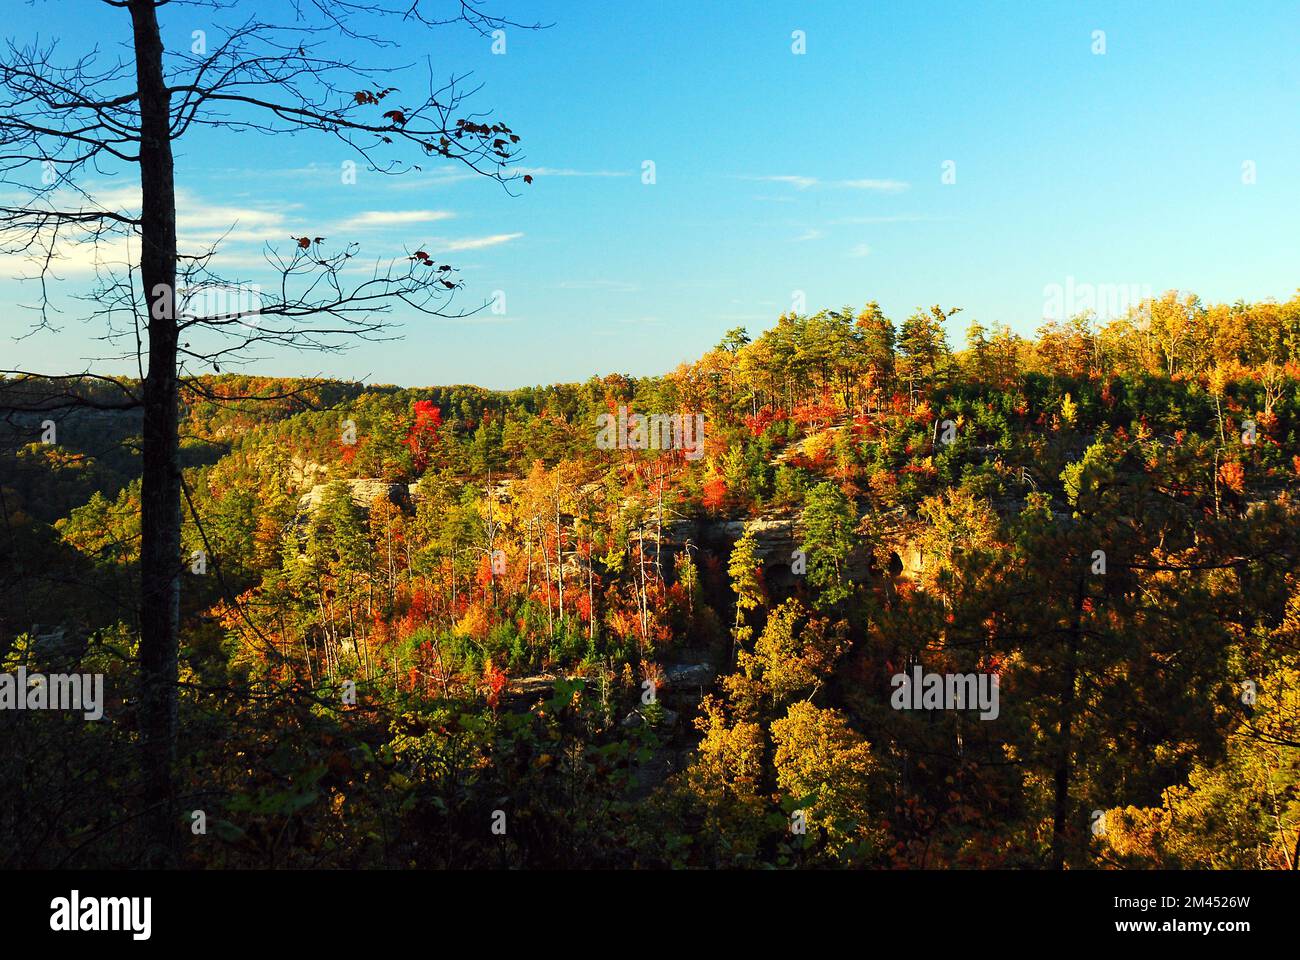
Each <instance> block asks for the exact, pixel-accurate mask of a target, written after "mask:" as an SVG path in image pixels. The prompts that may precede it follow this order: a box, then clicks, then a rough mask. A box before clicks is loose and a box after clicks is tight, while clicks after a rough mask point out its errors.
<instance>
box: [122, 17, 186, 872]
mask: <svg viewBox="0 0 1300 960" xmlns="http://www.w3.org/2000/svg"><path fill="white" fill-rule="evenodd" d="M130 10H131V24H132V30H133V34H134V43H135V62H136V81H137V83H138V85H139V93H140V191H141V210H140V236H141V254H140V278H141V282H142V283H143V285H144V294H145V302H146V303H147V304H148V306H149V320H148V340H149V373H148V375H147V376H146V377H145V381H144V387H143V394H144V397H143V399H144V438H143V458H142V460H143V464H142V474H143V475H142V487H141V494H140V534H141V536H140V587H141V597H140V599H141V611H140V708H141V709H140V735H141V742H142V745H143V752H144V755H143V766H144V777H145V786H146V790H147V796H148V802H149V803H151V804H156V806H155V807H154V808H153V811H152V812H151V813H150V815H149V817H148V818H147V828H148V831H149V835H150V839H151V841H152V842H153V844H154V845H155V847H156V853H155V856H156V857H157V858H158V859H159V860H160V861H161V862H162V863H164V864H165V863H171V862H174V860H175V857H176V854H177V852H178V841H179V831H178V828H177V822H178V821H177V818H176V813H177V811H176V810H175V803H176V797H175V782H174V771H173V767H174V762H175V758H176V734H177V675H178V665H177V657H178V650H179V636H180V570H181V564H180V552H181V551H180V528H181V473H180V456H179V448H178V440H177V426H178V418H179V411H178V406H179V393H178V389H177V377H176V345H177V321H176V312H175V303H176V296H175V294H176V192H175V183H174V180H173V176H174V166H173V161H172V145H171V117H170V113H171V109H170V94H169V92H168V90H167V85H166V82H165V80H164V78H163V45H162V37H161V35H160V34H159V30H158V16H157V12H156V10H155V9H154V3H153V0H132V3H131V6H130Z"/></svg>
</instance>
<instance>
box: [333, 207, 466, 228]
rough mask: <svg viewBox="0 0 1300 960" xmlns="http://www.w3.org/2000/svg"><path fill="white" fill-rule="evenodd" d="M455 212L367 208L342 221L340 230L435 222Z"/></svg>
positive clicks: (449, 217) (447, 217) (450, 216)
mask: <svg viewBox="0 0 1300 960" xmlns="http://www.w3.org/2000/svg"><path fill="white" fill-rule="evenodd" d="M454 216H455V214H454V213H452V212H451V211H450V210H367V211H365V212H364V213H358V214H356V215H355V216H352V217H348V218H347V219H346V220H343V221H341V222H340V223H339V224H338V226H337V227H336V228H335V229H338V230H373V229H377V228H383V227H401V226H406V225H408V224H412V223H433V222H435V221H437V220H450V219H451V218H452V217H454Z"/></svg>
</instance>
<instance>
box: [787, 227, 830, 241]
mask: <svg viewBox="0 0 1300 960" xmlns="http://www.w3.org/2000/svg"><path fill="white" fill-rule="evenodd" d="M824 236H826V234H825V233H823V232H822V231H820V230H818V229H817V228H816V227H809V228H808V229H807V230H805V231H804V232H803V233H801V234H799V236H797V237H795V238H794V242H795V243H807V242H808V241H809V240H820V239H821V238H822V237H824Z"/></svg>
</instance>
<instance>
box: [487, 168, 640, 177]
mask: <svg viewBox="0 0 1300 960" xmlns="http://www.w3.org/2000/svg"><path fill="white" fill-rule="evenodd" d="M511 170H512V172H513V173H520V174H526V175H528V176H530V177H630V176H631V175H632V171H631V170H573V169H571V168H569V167H513V168H511Z"/></svg>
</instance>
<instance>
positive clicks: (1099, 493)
mask: <svg viewBox="0 0 1300 960" xmlns="http://www.w3.org/2000/svg"><path fill="white" fill-rule="evenodd" d="M956 331H964V336H958V335H957V334H956ZM136 386H137V384H136V383H135V382H134V381H131V380H129V379H124V378H104V377H96V378H91V377H84V378H81V377H71V378H64V379H55V380H52V379H49V378H42V377H37V376H10V377H7V378H4V379H0V407H3V408H4V409H5V411H6V414H5V416H4V418H3V421H2V422H0V595H2V596H3V597H4V601H3V603H0V660H3V663H4V666H3V670H4V671H6V672H9V673H13V672H14V671H16V670H18V669H19V668H20V667H22V668H24V669H26V670H28V671H32V672H36V671H43V672H45V673H48V674H54V673H57V672H63V673H73V672H76V673H84V674H102V675H103V676H104V678H105V687H104V697H103V703H102V709H103V717H102V719H99V720H97V721H95V722H91V721H88V720H86V719H84V718H83V717H82V716H81V715H80V714H76V713H68V712H58V711H48V712H42V713H40V714H39V715H38V714H36V713H26V714H17V713H9V712H3V713H0V729H2V730H3V734H2V735H3V738H4V740H5V744H6V749H5V750H4V751H3V752H0V793H2V794H3V796H2V797H0V862H2V863H3V865H4V866H5V867H9V868H18V867H110V868H111V867H121V866H130V865H133V864H136V863H138V862H140V859H141V857H142V856H145V851H147V850H148V849H149V847H150V844H152V843H154V842H155V840H156V837H155V836H154V835H152V834H150V833H149V832H148V829H147V827H146V822H147V818H142V817H141V816H140V812H141V810H142V809H144V808H146V807H147V806H148V800H149V795H148V792H147V789H146V785H145V784H144V782H143V781H142V775H141V768H140V766H139V763H138V761H137V757H138V750H139V742H140V736H141V720H140V716H141V714H140V710H141V706H140V700H139V695H138V692H137V686H136V680H135V678H136V674H137V671H138V660H139V656H140V652H139V635H140V622H139V617H140V607H139V596H140V577H141V571H140V541H141V480H140V475H141V467H140V442H139V438H140V435H141V430H142V421H141V418H140V412H139V410H136V409H124V408H122V407H121V405H119V403H118V400H119V399H120V397H121V396H122V394H123V391H129V390H131V389H134V388H135V387H136ZM180 404H181V405H180V424H179V436H180V462H181V464H182V467H183V470H182V486H181V489H182V494H183V496H182V514H183V518H182V524H181V556H180V558H179V560H178V562H180V563H181V564H182V570H181V591H180V604H181V608H180V624H181V627H180V651H179V668H178V669H179V673H178V676H179V696H178V703H177V710H178V712H179V721H178V725H177V729H178V731H179V733H178V743H177V749H176V761H175V770H176V787H175V790H176V805H175V809H174V810H173V811H172V812H171V815H172V818H173V821H174V823H175V825H176V829H177V833H178V835H179V837H180V840H179V841H178V846H179V854H178V862H179V864H180V865H182V866H189V867H437V868H471V867H528V868H575V867H636V868H666V867H711V868H717V867H743V868H748V867H870V868H989V867H1015V868H1044V869H1046V868H1062V867H1064V868H1074V869H1081V868H1103V869H1114V868H1137V869H1146V868H1238V869H1250V870H1285V869H1291V868H1294V867H1295V866H1296V864H1297V859H1300V538H1297V537H1296V535H1295V530H1296V525H1297V522H1298V521H1300V505H1298V504H1297V502H1296V491H1297V489H1300V297H1298V298H1293V299H1291V300H1289V301H1286V302H1283V303H1277V302H1257V303H1244V302H1238V303H1233V304H1217V303H1205V302H1202V301H1201V300H1200V299H1199V298H1197V297H1196V296H1195V295H1192V294H1188V293H1181V292H1179V293H1175V292H1171V293H1167V294H1165V295H1163V296H1156V297H1154V298H1151V299H1148V300H1146V301H1144V302H1141V303H1138V304H1134V305H1132V306H1131V308H1130V309H1129V310H1128V311H1127V312H1126V313H1124V314H1123V315H1122V316H1119V317H1116V318H1111V319H1106V320H1102V321H1098V320H1097V319H1096V318H1094V317H1093V316H1092V315H1090V314H1084V315H1081V316H1078V317H1075V318H1072V319H1069V320H1065V321H1057V322H1050V323H1046V324H1045V325H1043V326H1042V327H1041V328H1040V329H1039V330H1038V331H1037V333H1036V334H1035V335H1034V336H1033V337H1030V338H1025V337H1022V336H1019V335H1017V334H1015V333H1013V332H1012V331H1011V330H1010V329H1009V328H1007V327H1003V326H997V325H990V326H988V327H986V326H984V325H982V324H981V323H980V322H978V321H974V320H969V319H968V314H967V313H964V312H962V311H960V310H958V309H956V308H953V307H941V306H935V307H932V308H926V309H918V310H917V311H916V312H914V313H913V314H911V315H910V316H907V317H906V318H890V317H888V316H886V315H885V313H884V312H883V311H882V310H881V308H880V307H879V306H877V304H876V303H874V302H872V303H867V304H866V305H865V306H864V307H861V308H858V307H844V308H840V309H823V310H818V311H816V312H806V313H793V312H791V313H787V314H785V315H782V316H780V317H779V318H774V323H772V324H771V325H769V326H767V328H766V329H765V330H764V331H763V332H761V333H753V334H751V333H750V332H748V331H747V330H746V329H744V328H739V327H738V328H734V329H731V330H728V331H726V333H725V335H723V336H722V337H721V340H720V342H719V343H718V344H717V346H716V347H715V348H714V349H712V350H710V351H708V352H707V353H705V354H704V355H703V356H701V357H699V359H697V360H695V361H693V362H690V363H686V364H683V365H681V366H680V367H678V368H677V369H675V370H672V371H671V372H668V373H665V374H664V375H662V376H655V377H644V378H638V377H629V376H622V375H608V376H594V377H592V378H591V379H589V380H586V381H585V382H580V383H562V384H555V385H552V386H538V387H533V388H527V389H516V390H509V391H492V390H486V389H480V388H477V387H472V386H445V387H428V388H402V387H395V386H384V385H376V384H363V383H356V382H344V381H337V380H324V379H309V380H306V379H288V378H271V377H264V376H250V375H243V374H230V373H223V374H219V375H218V374H212V375H206V376H202V377H195V378H192V379H189V380H187V381H185V382H184V383H183V384H182V385H181V394H180ZM602 418H604V419H603V420H602ZM652 418H658V419H657V420H654V419H652ZM600 423H606V424H609V425H611V427H610V432H611V434H612V435H615V439H616V440H617V442H614V443H607V442H600V434H601V427H600V426H598V424H600ZM647 424H649V425H650V429H649V430H647V429H646V427H647ZM695 424H699V425H700V427H701V430H700V431H699V435H698V436H693V435H692V432H691V429H690V428H691V427H692V426H693V425H695ZM657 428H662V429H657ZM691 441H697V443H696V444H695V446H693V447H692V446H691V445H690V443H691ZM928 677H935V678H937V679H936V680H935V682H934V683H930V682H929V681H928V680H927V679H926V678H928ZM953 678H957V680H956V682H954V679H953ZM962 678H969V679H970V683H969V685H967V686H965V687H963V685H962V684H963V679H962ZM977 681H978V682H977ZM954 691H955V696H954ZM976 691H978V697H977V696H976ZM990 697H991V700H990ZM976 699H978V701H979V702H978V703H977V702H975V701H976ZM37 756H39V757H42V758H44V761H45V762H42V763H39V764H34V763H32V762H31V758H33V757H37Z"/></svg>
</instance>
